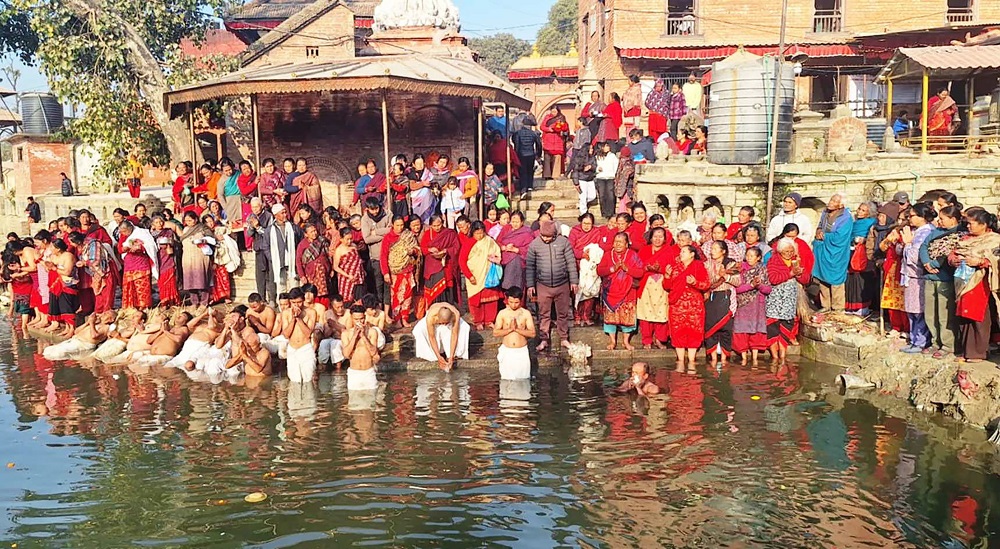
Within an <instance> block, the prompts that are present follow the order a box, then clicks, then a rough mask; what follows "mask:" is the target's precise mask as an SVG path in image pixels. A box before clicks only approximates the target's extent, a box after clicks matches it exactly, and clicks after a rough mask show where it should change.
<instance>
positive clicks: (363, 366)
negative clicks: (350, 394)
mask: <svg viewBox="0 0 1000 549" xmlns="http://www.w3.org/2000/svg"><path fill="white" fill-rule="evenodd" d="M351 320H352V321H353V324H354V325H353V326H352V327H351V328H349V329H347V330H345V331H344V334H343V342H344V356H345V357H347V360H348V361H350V363H351V365H350V367H349V368H348V369H347V390H348V391H372V390H375V389H377V388H378V379H376V377H375V365H376V364H378V361H379V359H380V358H381V357H380V356H379V351H378V338H379V330H378V328H376V327H375V326H372V325H370V324H368V320H367V319H366V318H365V306H364V305H359V304H354V305H351Z"/></svg>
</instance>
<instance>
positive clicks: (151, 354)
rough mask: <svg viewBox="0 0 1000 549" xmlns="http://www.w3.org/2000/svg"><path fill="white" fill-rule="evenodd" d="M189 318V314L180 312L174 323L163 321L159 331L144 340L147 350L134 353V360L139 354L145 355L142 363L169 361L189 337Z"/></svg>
mask: <svg viewBox="0 0 1000 549" xmlns="http://www.w3.org/2000/svg"><path fill="white" fill-rule="evenodd" d="M191 318H192V317H191V313H188V312H186V311H181V312H180V313H178V314H177V317H176V322H175V323H173V324H171V322H170V321H168V320H164V321H163V324H162V325H161V326H160V329H159V330H158V331H157V332H156V333H154V334H153V335H151V336H149V337H148V338H146V343H147V344H148V345H149V350H148V351H140V352H139V353H136V354H135V355H134V358H139V356H138V355H139V354H142V353H145V355H144V358H143V361H144V362H155V361H161V360H162V361H163V362H166V361H168V360H170V359H171V358H172V357H174V356H175V355H177V353H178V352H180V350H181V348H182V347H183V345H184V342H185V341H186V340H187V338H188V337H189V336H190V335H191V329H190V328H188V325H189V324H190V322H191Z"/></svg>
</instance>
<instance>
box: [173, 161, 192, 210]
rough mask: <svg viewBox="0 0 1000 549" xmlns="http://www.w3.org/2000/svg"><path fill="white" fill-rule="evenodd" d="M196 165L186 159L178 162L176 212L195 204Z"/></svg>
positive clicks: (175, 188)
mask: <svg viewBox="0 0 1000 549" xmlns="http://www.w3.org/2000/svg"><path fill="white" fill-rule="evenodd" d="M194 187H195V180H194V166H192V165H191V163H190V162H188V161H184V162H179V163H178V164H177V179H175V180H174V188H173V195H174V213H178V214H179V213H181V212H182V211H183V210H184V208H188V207H191V206H194V203H195V194H194V191H192V189H194Z"/></svg>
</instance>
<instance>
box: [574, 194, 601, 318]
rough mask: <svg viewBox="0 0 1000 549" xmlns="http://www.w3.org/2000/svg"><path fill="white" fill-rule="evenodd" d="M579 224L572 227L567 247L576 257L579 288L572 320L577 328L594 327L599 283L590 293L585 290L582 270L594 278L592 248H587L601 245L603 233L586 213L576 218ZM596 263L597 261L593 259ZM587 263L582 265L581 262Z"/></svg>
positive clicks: (588, 290)
mask: <svg viewBox="0 0 1000 549" xmlns="http://www.w3.org/2000/svg"><path fill="white" fill-rule="evenodd" d="M577 220H578V221H580V224H579V225H577V226H576V227H573V228H572V229H570V231H569V245H570V246H571V247H572V248H573V255H574V256H576V263H577V265H576V267H577V272H578V273H580V288H579V290H578V291H577V293H576V295H575V296H574V297H575V298H576V307H575V309H574V315H575V317H576V318H574V319H573V320H574V321H575V324H576V325H577V326H593V325H594V305H595V304H596V303H597V297H598V294H599V292H600V290H599V289H597V288H599V286H600V283H599V281H596V280H595V281H594V282H595V284H594V289H595V290H596V291H592V290H591V289H590V288H587V289H585V288H584V287H583V286H584V273H583V268H584V267H587V269H594V271H593V272H592V273H593V275H594V276H596V265H593V266H592V263H593V262H592V261H591V257H590V253H589V251H588V250H592V249H594V248H589V249H588V248H587V247H588V246H590V245H591V244H594V245H596V246H598V247H600V245H601V238H602V237H603V236H604V231H603V230H602V229H601V227H595V226H594V224H595V220H594V214H592V213H590V212H587V213H585V214H583V215H581V216H580V217H578V218H577ZM602 259H603V256H602ZM594 260H595V261H596V260H597V259H596V258H594ZM584 261H586V262H587V263H586V264H584V263H583V262H584Z"/></svg>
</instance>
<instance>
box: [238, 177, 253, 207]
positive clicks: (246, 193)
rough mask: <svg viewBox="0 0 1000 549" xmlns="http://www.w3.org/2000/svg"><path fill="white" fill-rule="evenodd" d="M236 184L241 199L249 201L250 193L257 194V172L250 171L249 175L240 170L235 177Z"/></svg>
mask: <svg viewBox="0 0 1000 549" xmlns="http://www.w3.org/2000/svg"><path fill="white" fill-rule="evenodd" d="M236 186H237V187H239V188H240V194H242V195H243V199H244V200H246V201H247V202H249V201H250V197H251V195H255V194H257V172H250V175H243V172H240V175H239V176H238V177H237V178H236Z"/></svg>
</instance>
